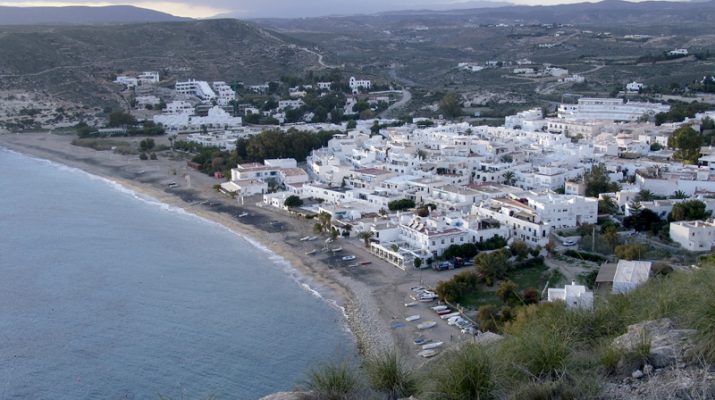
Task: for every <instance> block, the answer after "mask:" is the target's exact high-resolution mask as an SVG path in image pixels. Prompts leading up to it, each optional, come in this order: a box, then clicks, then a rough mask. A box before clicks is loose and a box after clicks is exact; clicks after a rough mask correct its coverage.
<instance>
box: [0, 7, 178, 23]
mask: <svg viewBox="0 0 715 400" xmlns="http://www.w3.org/2000/svg"><path fill="white" fill-rule="evenodd" d="M189 20H191V19H190V18H183V17H177V16H174V15H171V14H167V13H163V12H160V11H155V10H150V9H147V8H141V7H135V6H125V5H118V6H102V7H89V6H66V7H6V6H0V25H5V26H8V25H108V24H135V23H148V22H178V21H189Z"/></svg>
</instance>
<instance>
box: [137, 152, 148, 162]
mask: <svg viewBox="0 0 715 400" xmlns="http://www.w3.org/2000/svg"><path fill="white" fill-rule="evenodd" d="M139 159H140V160H148V159H149V157H147V155H146V153H143V152H142V153H139Z"/></svg>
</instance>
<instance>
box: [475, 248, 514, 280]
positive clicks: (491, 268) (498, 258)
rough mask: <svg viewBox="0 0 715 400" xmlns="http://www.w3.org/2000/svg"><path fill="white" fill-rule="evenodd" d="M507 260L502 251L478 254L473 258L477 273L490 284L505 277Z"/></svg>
mask: <svg viewBox="0 0 715 400" xmlns="http://www.w3.org/2000/svg"><path fill="white" fill-rule="evenodd" d="M507 259H508V257H507V256H506V254H505V252H504V251H501V250H499V251H492V252H488V253H487V252H483V253H479V254H478V255H477V256H476V257H475V258H474V264H475V266H476V268H477V271H478V272H479V273H480V274H481V275H482V276H483V277H484V279H485V281H486V282H487V283H488V284H490V283H493V282H494V281H496V280H497V279H500V278H503V277H504V276H505V275H506V270H507Z"/></svg>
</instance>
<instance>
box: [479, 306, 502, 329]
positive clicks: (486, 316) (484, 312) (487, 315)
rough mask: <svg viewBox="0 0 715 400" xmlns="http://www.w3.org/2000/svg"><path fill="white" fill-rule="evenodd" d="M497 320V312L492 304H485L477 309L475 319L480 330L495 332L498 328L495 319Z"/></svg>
mask: <svg viewBox="0 0 715 400" xmlns="http://www.w3.org/2000/svg"><path fill="white" fill-rule="evenodd" d="M498 320H499V312H498V311H497V308H496V307H495V306H494V305H492V304H486V305H483V306H481V307H479V311H477V321H478V322H479V329H480V330H482V331H490V332H496V331H497V330H498V329H499V325H498V324H497V321H498Z"/></svg>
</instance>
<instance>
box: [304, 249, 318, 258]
mask: <svg viewBox="0 0 715 400" xmlns="http://www.w3.org/2000/svg"><path fill="white" fill-rule="evenodd" d="M317 252H318V251H317V250H315V249H313V250H311V251H306V252H305V255H306V256H312V255H313V254H315V253H317Z"/></svg>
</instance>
